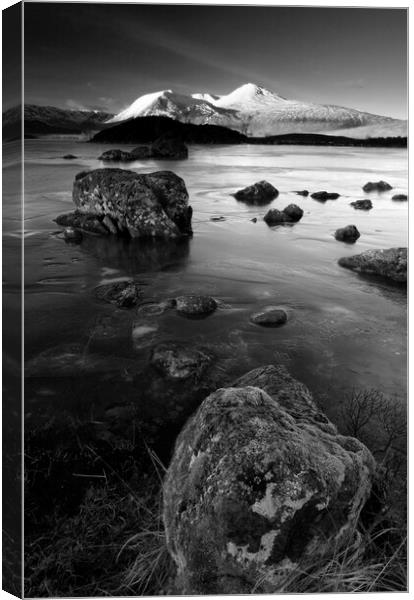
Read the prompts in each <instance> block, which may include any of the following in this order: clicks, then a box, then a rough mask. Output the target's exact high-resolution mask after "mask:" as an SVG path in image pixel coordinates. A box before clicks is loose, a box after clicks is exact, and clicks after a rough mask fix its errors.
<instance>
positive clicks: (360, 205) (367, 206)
mask: <svg viewBox="0 0 414 600" xmlns="http://www.w3.org/2000/svg"><path fill="white" fill-rule="evenodd" d="M350 205H351V206H353V207H354V208H355V209H358V210H371V208H372V202H371V200H355V202H351V203H350Z"/></svg>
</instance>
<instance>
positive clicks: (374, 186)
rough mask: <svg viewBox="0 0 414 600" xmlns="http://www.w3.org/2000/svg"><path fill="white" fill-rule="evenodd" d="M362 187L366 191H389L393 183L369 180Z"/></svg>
mask: <svg viewBox="0 0 414 600" xmlns="http://www.w3.org/2000/svg"><path fill="white" fill-rule="evenodd" d="M362 189H363V190H364V192H387V191H388V190H392V185H390V184H389V183H387V182H386V181H368V183H366V184H365V185H364V186H363V188H362Z"/></svg>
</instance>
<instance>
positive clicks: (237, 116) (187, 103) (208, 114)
mask: <svg viewBox="0 0 414 600" xmlns="http://www.w3.org/2000/svg"><path fill="white" fill-rule="evenodd" d="M145 116H166V117H170V118H172V119H176V120H177V121H181V122H183V123H193V124H196V125H200V124H201V125H205V124H209V125H221V126H224V127H228V128H231V129H235V130H237V131H240V132H241V133H244V134H246V135H248V136H250V137H264V136H270V135H280V134H285V133H323V132H328V131H329V132H332V133H334V134H338V135H341V134H342V131H343V130H352V131H353V135H354V137H368V136H369V135H371V129H372V128H373V130H381V131H382V132H383V135H384V136H386V135H388V136H393V135H402V134H403V133H401V132H404V131H405V132H406V128H407V123H406V121H401V120H399V119H392V118H390V117H383V116H380V115H373V114H371V113H366V112H361V111H359V110H356V109H352V108H345V107H342V106H335V105H329V104H315V103H307V102H301V101H298V100H288V99H287V98H284V97H283V96H280V95H278V94H276V93H274V92H272V91H270V90H267V89H265V88H262V87H259V86H257V85H255V84H253V83H246V84H245V85H242V86H241V87H239V88H237V89H235V90H234V91H233V92H231V93H230V94H227V95H223V96H217V95H213V94H209V93H195V94H192V95H185V94H178V93H176V92H173V91H172V90H162V91H160V92H155V93H152V94H145V95H144V96H141V97H140V98H138V99H137V100H135V102H133V103H132V104H131V105H130V106H129V107H128V108H127V109H125V110H123V111H122V112H120V113H119V114H117V115H115V117H113V118H112V119H110V120H109V121H108V123H115V122H119V121H125V120H127V119H132V118H135V117H145ZM359 128H361V129H360V130H359ZM358 132H359V133H360V135H358ZM405 135H406V133H405Z"/></svg>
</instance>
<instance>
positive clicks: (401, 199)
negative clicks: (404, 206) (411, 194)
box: [391, 194, 408, 201]
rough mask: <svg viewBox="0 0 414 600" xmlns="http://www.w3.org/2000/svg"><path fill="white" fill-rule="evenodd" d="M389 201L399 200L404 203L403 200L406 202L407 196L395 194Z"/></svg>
mask: <svg viewBox="0 0 414 600" xmlns="http://www.w3.org/2000/svg"><path fill="white" fill-rule="evenodd" d="M391 200H400V201H404V200H408V196H407V194H395V195H394V196H393V197H392V198H391Z"/></svg>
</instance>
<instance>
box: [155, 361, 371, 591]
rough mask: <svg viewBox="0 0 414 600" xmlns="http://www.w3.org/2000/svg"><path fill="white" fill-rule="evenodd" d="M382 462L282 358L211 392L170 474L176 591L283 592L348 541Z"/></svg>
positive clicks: (167, 506) (168, 508)
mask: <svg viewBox="0 0 414 600" xmlns="http://www.w3.org/2000/svg"><path fill="white" fill-rule="evenodd" d="M259 386H260V387H259ZM374 469H375V462H374V459H373V457H372V455H371V454H370V452H369V451H368V449H367V448H366V447H365V446H364V445H363V444H362V443H360V442H359V441H358V440H356V439H354V438H350V437H344V436H341V435H339V434H338V433H337V431H336V428H335V427H334V425H333V424H332V423H330V422H329V420H328V419H327V418H326V417H325V416H324V415H323V414H322V413H321V412H320V411H319V410H318V409H317V407H316V406H315V404H314V402H313V400H312V397H311V395H310V393H309V391H308V390H307V389H306V387H305V386H304V385H302V384H301V383H299V382H297V381H296V380H294V379H293V378H292V377H291V376H290V375H289V373H288V372H287V371H286V369H285V368H284V367H274V366H267V367H264V368H261V369H256V370H255V371H253V372H251V373H249V374H247V375H245V376H244V377H243V378H241V379H240V380H239V381H238V382H236V383H235V384H234V387H230V388H223V389H219V390H217V391H216V392H214V393H212V394H211V395H210V396H208V397H207V398H206V399H205V400H204V402H203V403H202V404H201V406H200V407H199V409H198V410H197V412H196V413H195V414H194V415H193V417H192V418H191V419H190V420H189V421H188V423H187V424H186V426H185V427H184V429H183V431H182V432H181V434H180V435H179V437H178V439H177V442H176V446H175V451H174V454H173V457H172V460H171V463H170V466H169V468H168V471H167V475H166V478H165V482H164V515H163V516H164V524H165V530H166V535H167V546H168V549H169V552H170V554H171V556H172V557H173V559H174V561H175V564H176V567H177V576H176V582H175V590H174V592H175V593H179V594H192V595H193V594H226V593H251V592H252V589H253V588H254V586H255V585H256V584H257V582H258V581H261V583H262V589H263V590H264V591H266V592H267V593H272V592H275V591H277V586H278V584H279V583H280V581H281V580H282V579H283V577H285V576H286V574H287V573H288V572H289V571H291V570H293V569H295V568H297V566H298V564H300V562H301V561H302V560H306V559H307V558H309V557H312V558H313V559H315V558H317V557H318V556H322V555H323V553H324V552H326V550H327V547H328V545H336V546H337V547H338V548H340V547H341V546H342V545H344V544H346V543H348V542H349V540H350V538H351V536H352V535H353V532H354V528H355V525H356V522H357V520H358V516H359V513H360V510H361V508H362V506H363V505H364V503H365V501H366V499H367V497H368V495H369V493H370V489H371V481H372V478H373V474H374Z"/></svg>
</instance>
